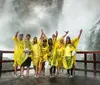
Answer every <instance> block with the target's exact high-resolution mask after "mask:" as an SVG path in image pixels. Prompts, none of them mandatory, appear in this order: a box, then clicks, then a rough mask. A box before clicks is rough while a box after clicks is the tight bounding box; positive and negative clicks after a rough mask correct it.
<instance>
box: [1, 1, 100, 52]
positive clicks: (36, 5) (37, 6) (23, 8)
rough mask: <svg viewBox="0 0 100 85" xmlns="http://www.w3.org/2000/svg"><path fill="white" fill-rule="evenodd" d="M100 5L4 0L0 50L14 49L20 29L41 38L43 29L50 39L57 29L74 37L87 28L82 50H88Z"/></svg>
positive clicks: (60, 32) (83, 37)
mask: <svg viewBox="0 0 100 85" xmlns="http://www.w3.org/2000/svg"><path fill="white" fill-rule="evenodd" d="M1 3H2V4H1ZM99 3H100V0H91V1H88V0H0V39H1V40H0V44H1V46H2V47H0V49H2V48H3V46H4V48H5V49H7V48H13V42H12V40H11V37H12V36H13V35H14V34H15V32H16V31H18V30H19V31H20V32H21V33H24V34H25V35H26V34H27V33H30V34H31V35H32V37H34V36H37V37H39V36H40V29H41V28H43V29H44V30H45V32H46V34H47V36H49V37H51V35H52V34H53V33H54V32H55V31H56V30H58V32H59V36H62V35H63V34H64V31H67V30H69V31H70V33H69V35H70V36H71V38H74V37H76V36H77V35H78V33H79V30H80V29H83V30H84V32H83V34H82V37H81V39H80V40H81V41H80V46H82V47H83V48H80V46H79V49H80V50H85V49H84V48H85V44H84V43H85V39H86V38H87V37H86V36H87V35H88V32H89V30H90V29H91V27H92V23H93V22H94V21H95V20H96V19H97V18H98V17H99V15H100V11H99ZM6 42H7V43H6ZM11 43H12V44H11Z"/></svg>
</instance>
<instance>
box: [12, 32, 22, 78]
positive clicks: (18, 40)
mask: <svg viewBox="0 0 100 85" xmlns="http://www.w3.org/2000/svg"><path fill="white" fill-rule="evenodd" d="M18 33H19V32H16V35H15V36H14V37H13V38H12V39H13V41H14V43H15V49H14V65H13V67H14V75H15V76H17V68H18V66H21V60H20V58H21V56H22V50H23V34H19V37H18Z"/></svg>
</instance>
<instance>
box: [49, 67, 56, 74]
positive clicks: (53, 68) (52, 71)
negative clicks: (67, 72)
mask: <svg viewBox="0 0 100 85" xmlns="http://www.w3.org/2000/svg"><path fill="white" fill-rule="evenodd" d="M55 73H56V66H52V67H51V68H50V74H51V75H52V74H55Z"/></svg>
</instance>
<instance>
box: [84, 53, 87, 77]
mask: <svg viewBox="0 0 100 85" xmlns="http://www.w3.org/2000/svg"><path fill="white" fill-rule="evenodd" d="M84 68H85V73H84V74H85V76H87V54H86V53H85V54H84Z"/></svg>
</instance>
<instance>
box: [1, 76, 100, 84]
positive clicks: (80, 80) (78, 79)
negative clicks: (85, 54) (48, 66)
mask: <svg viewBox="0 0 100 85" xmlns="http://www.w3.org/2000/svg"><path fill="white" fill-rule="evenodd" d="M0 85H100V81H99V80H98V79H93V78H89V77H83V76H75V77H73V78H67V77H55V78H49V77H40V78H34V77H30V78H24V79H20V78H16V79H11V80H8V81H5V82H1V83H0Z"/></svg>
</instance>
